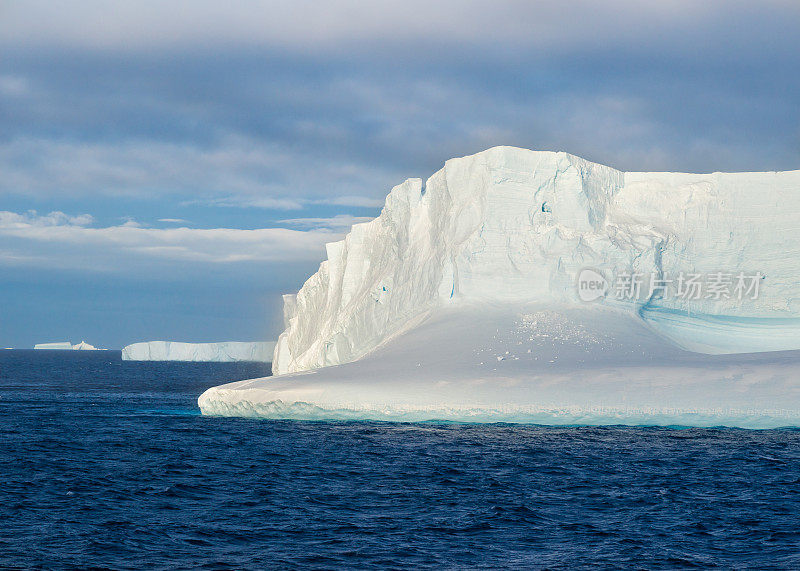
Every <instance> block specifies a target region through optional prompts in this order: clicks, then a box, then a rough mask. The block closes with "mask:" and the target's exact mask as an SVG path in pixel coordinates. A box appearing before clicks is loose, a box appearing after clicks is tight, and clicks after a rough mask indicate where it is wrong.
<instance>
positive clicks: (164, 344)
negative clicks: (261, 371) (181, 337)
mask: <svg viewBox="0 0 800 571" xmlns="http://www.w3.org/2000/svg"><path fill="white" fill-rule="evenodd" d="M274 349H275V343H270V342H254V343H248V342H240V341H223V342H220V343H181V342H178V341H146V342H143V343H134V344H132V345H128V346H126V347H124V348H123V349H122V360H123V361H217V362H224V361H265V362H269V361H270V360H271V359H272V353H273V351H274Z"/></svg>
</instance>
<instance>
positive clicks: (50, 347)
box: [33, 341, 72, 351]
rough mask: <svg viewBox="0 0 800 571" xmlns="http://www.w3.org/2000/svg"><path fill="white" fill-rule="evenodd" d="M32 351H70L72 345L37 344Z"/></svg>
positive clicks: (64, 343)
mask: <svg viewBox="0 0 800 571" xmlns="http://www.w3.org/2000/svg"><path fill="white" fill-rule="evenodd" d="M33 348H34V349H45V350H49V351H71V350H72V343H70V342H69V341H56V342H54V343H37V344H36V345H34V346H33Z"/></svg>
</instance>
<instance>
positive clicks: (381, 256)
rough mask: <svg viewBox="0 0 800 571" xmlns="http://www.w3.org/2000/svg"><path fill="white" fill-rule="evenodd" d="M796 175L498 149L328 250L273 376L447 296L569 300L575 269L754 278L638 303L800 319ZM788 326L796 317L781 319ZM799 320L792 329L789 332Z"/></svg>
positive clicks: (365, 347)
mask: <svg viewBox="0 0 800 571" xmlns="http://www.w3.org/2000/svg"><path fill="white" fill-rule="evenodd" d="M797 226H800V172H798V171H794V172H786V173H743V174H721V173H715V174H682V173H622V172H620V171H617V170H615V169H613V168H610V167H606V166H603V165H599V164H595V163H591V162H588V161H585V160H583V159H580V158H578V157H575V156H572V155H569V154H567V153H554V152H542V151H529V150H525V149H517V148H511V147H495V148H492V149H489V150H487V151H484V152H482V153H478V154H476V155H472V156H469V157H464V158H459V159H452V160H450V161H447V163H446V164H445V166H444V168H443V169H441V170H440V171H438V172H437V173H435V174H434V175H433V176H432V177H430V178H429V179H428V180H427V182H426V183H425V184H424V185H423V183H422V181H421V180H420V179H409V180H407V181H405V182H404V183H403V184H401V185H399V186H397V187H395V188H394V189H392V191H391V193H390V194H389V196H388V197H387V199H386V205H385V207H384V208H383V211H382V212H381V214H380V216H378V218H376V219H375V220H373V221H371V222H368V223H364V224H357V225H355V226H353V228H352V231H351V232H350V234H348V235H347V237H346V238H345V239H344V240H342V241H340V242H335V243H332V244H328V246H327V254H328V259H327V260H326V261H325V262H323V263H322V264H321V266H320V269H319V271H318V272H317V273H316V274H314V275H313V276H311V277H310V278H309V279H308V281H307V282H306V283H305V284H304V285H303V287H302V288H301V289H300V291H299V292H298V294H297V295H296V296H285V320H286V330H285V331H284V333H283V334H282V335H281V336H280V338H279V340H278V344H277V346H276V349H275V356H274V360H273V371H274V372H275V373H276V374H281V373H287V372H294V371H300V370H305V369H310V368H317V367H321V366H326V365H332V364H338V363H344V362H348V361H351V360H354V359H357V358H359V357H360V356H361V355H363V354H364V353H366V352H368V351H370V350H371V349H373V348H374V347H376V346H377V345H379V344H380V343H382V342H384V341H386V340H387V339H389V338H391V337H392V336H393V335H395V334H396V333H397V332H398V331H401V330H402V329H403V328H405V327H408V326H409V325H410V324H413V322H414V318H415V317H417V316H419V315H421V314H424V313H425V312H426V310H428V309H431V308H434V307H436V306H438V305H440V304H445V303H454V302H469V301H474V302H492V301H495V302H498V301H504V302H507V301H511V302H513V301H522V300H526V301H534V300H540V301H541V300H545V301H546V300H553V301H560V302H564V301H566V302H575V303H577V302H578V301H577V297H576V293H575V280H576V276H577V274H578V272H579V271H580V270H581V269H582V268H586V267H592V268H596V269H599V270H601V271H603V272H606V273H607V275H609V276H611V275H613V274H614V273H615V272H619V271H621V270H628V271H635V272H641V273H644V274H658V275H664V274H676V273H678V272H680V271H687V272H690V271H698V272H713V271H723V270H724V271H736V270H743V271H754V272H755V271H758V272H760V273H761V274H764V275H765V284H764V287H763V290H762V292H761V296H760V297H759V298H758V299H757V300H749V301H748V303H747V304H743V303H742V302H741V301H738V300H736V299H718V300H715V299H710V300H707V299H701V300H697V301H691V302H680V301H675V300H665V299H664V300H662V299H658V298H657V296H654V297H653V299H650V300H649V301H648V300H643V301H640V302H638V303H631V304H629V305H630V309H631V310H632V311H643V310H646V311H647V312H649V314H650V315H654V314H658V312H660V311H662V310H670V309H671V310H676V311H677V312H686V311H691V312H695V313H700V314H706V315H718V316H735V317H762V318H763V317H765V316H766V317H781V318H784V319H785V318H789V319H790V320H791V319H794V318H796V317H798V315H799V314H800V301H798V297H797V294H796V292H795V291H794V289H795V285H797V281H798V276H800V265H799V264H798V259H799V258H800V242H798V240H796V239H795V236H794V230H795V229H796V227H797ZM789 327H790V328H792V327H793V325H792V324H791V323H790V324H789ZM798 327H800V326H798Z"/></svg>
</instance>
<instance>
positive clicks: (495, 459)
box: [0, 351, 800, 569]
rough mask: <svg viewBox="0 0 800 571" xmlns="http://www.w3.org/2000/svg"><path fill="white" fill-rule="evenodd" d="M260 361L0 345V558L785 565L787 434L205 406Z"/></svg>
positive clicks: (799, 488)
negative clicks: (381, 418) (127, 357)
mask: <svg viewBox="0 0 800 571" xmlns="http://www.w3.org/2000/svg"><path fill="white" fill-rule="evenodd" d="M267 374H269V366H268V365H265V364H255V363H249V364H241V363H135V362H123V361H121V360H120V353H119V352H118V351H116V352H115V351H109V352H78V351H75V352H57V351H36V352H34V351H0V567H2V568H47V569H72V568H88V567H94V568H112V569H195V568H202V569H263V568H281V569H300V568H318V569H369V568H376V569H387V568H388V569H392V568H436V569H440V568H459V569H462V568H504V567H505V568H527V569H540V568H541V569H574V568H576V567H595V568H609V567H612V568H646V569H674V568H690V567H713V566H719V567H723V568H731V567H733V568H759V569H768V568H776V569H783V568H800V525H798V524H800V431H797V430H790V429H786V430H768V431H748V430H739V429H722V428H720V429H680V428H626V427H569V428H550V427H542V426H518V425H504V424H495V425H470V424H437V423H423V424H389V423H373V422H295V421H266V420H252V419H236V418H213V417H204V416H201V415H200V414H199V411H198V409H197V403H196V399H197V396H198V395H199V394H200V393H201V392H203V391H204V390H205V389H206V388H208V387H210V386H213V385H216V384H220V383H223V382H228V381H235V380H239V379H245V378H250V377H255V376H264V375H267Z"/></svg>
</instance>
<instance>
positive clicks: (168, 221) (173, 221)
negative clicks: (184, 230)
mask: <svg viewBox="0 0 800 571" xmlns="http://www.w3.org/2000/svg"><path fill="white" fill-rule="evenodd" d="M158 222H163V223H165V224H189V223H190V222H189V221H188V220H184V219H183V218H159V219H158Z"/></svg>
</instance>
